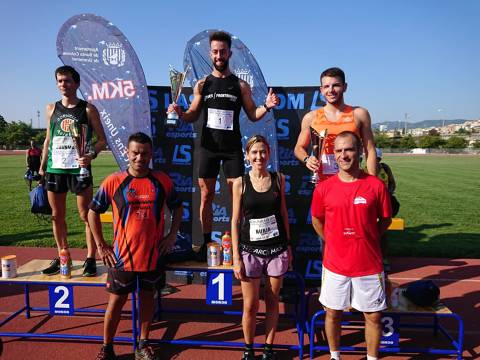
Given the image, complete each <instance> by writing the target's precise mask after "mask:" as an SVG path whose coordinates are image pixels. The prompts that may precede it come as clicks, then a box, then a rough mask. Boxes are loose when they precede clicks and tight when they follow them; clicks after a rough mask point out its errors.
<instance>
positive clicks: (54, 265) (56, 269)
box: [42, 257, 60, 276]
mask: <svg viewBox="0 0 480 360" xmlns="http://www.w3.org/2000/svg"><path fill="white" fill-rule="evenodd" d="M58 273H60V258H58V257H56V258H55V259H53V260H52V261H51V262H50V265H49V266H48V267H47V268H45V269H43V270H42V274H43V275H48V276H50V275H56V274H58Z"/></svg>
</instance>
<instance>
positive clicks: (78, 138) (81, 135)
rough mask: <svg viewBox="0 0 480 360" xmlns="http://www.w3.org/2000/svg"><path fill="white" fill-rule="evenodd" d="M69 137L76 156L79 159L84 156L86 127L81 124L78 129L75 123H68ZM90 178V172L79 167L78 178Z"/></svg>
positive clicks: (85, 150)
mask: <svg viewBox="0 0 480 360" xmlns="http://www.w3.org/2000/svg"><path fill="white" fill-rule="evenodd" d="M69 131H70V136H71V137H72V139H73V144H74V146H75V150H76V151H77V155H78V157H79V158H81V157H83V156H85V154H86V153H87V131H88V126H87V125H86V124H82V125H80V126H79V127H77V125H76V124H75V122H72V123H70V125H69ZM89 176H90V171H88V169H87V168H84V167H81V168H80V174H79V177H80V178H81V179H83V178H87V177H89Z"/></svg>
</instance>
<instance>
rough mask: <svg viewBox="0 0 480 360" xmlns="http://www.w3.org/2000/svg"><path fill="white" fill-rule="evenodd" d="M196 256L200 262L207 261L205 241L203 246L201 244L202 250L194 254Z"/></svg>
mask: <svg viewBox="0 0 480 360" xmlns="http://www.w3.org/2000/svg"><path fill="white" fill-rule="evenodd" d="M194 258H195V260H196V261H199V262H206V261H207V244H205V243H204V244H203V245H202V246H200V250H199V251H198V252H197V253H195V254H194Z"/></svg>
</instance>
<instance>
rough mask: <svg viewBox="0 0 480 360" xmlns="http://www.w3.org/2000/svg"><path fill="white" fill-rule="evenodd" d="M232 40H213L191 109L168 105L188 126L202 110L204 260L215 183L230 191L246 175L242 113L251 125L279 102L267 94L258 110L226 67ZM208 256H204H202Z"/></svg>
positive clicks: (222, 35)
mask: <svg viewBox="0 0 480 360" xmlns="http://www.w3.org/2000/svg"><path fill="white" fill-rule="evenodd" d="M231 45H232V38H231V36H230V35H229V34H228V33H226V32H223V31H217V32H214V33H212V34H211V35H210V59H211V60H212V65H213V71H212V73H211V74H210V75H208V76H207V77H206V78H203V79H201V80H199V81H198V82H197V84H196V85H195V88H194V89H193V94H194V98H193V101H192V103H191V105H190V108H189V109H188V110H187V111H185V112H183V111H182V109H181V107H180V106H178V105H177V104H170V106H169V107H168V112H172V111H175V112H176V113H177V114H179V116H180V118H182V120H184V121H186V122H194V121H196V120H197V119H198V118H199V117H200V113H201V112H202V110H203V113H202V114H203V115H202V117H201V118H202V119H203V125H202V137H201V151H200V159H199V164H200V166H199V174H198V184H199V186H200V191H201V200H200V221H201V224H202V231H203V237H204V244H203V245H204V246H203V247H202V250H201V252H200V258H201V259H202V260H205V259H204V258H206V246H205V245H206V243H207V242H210V241H211V233H212V218H213V215H212V202H213V198H214V196H215V181H216V178H217V176H218V173H219V171H220V164H221V165H222V168H223V173H224V175H225V177H226V178H227V184H228V186H229V187H230V189H231V187H232V184H233V181H234V180H235V179H236V178H238V177H239V176H241V175H243V173H244V166H243V152H242V142H241V134H240V124H239V116H240V110H241V109H242V107H243V110H244V111H245V113H246V114H247V116H248V118H249V119H250V120H251V121H258V120H260V119H261V118H262V117H264V116H265V114H266V113H267V112H268V111H270V110H271V109H272V108H274V107H275V106H277V105H278V104H279V103H280V100H279V99H278V96H277V95H276V94H274V93H273V92H272V89H270V91H269V92H268V95H267V98H266V99H265V103H264V104H262V105H260V106H256V105H255V102H254V101H253V98H252V91H251V89H250V86H249V85H248V83H247V82H245V81H243V80H241V79H239V78H238V77H236V76H235V75H234V74H232V72H231V71H230V68H229V66H228V62H229V59H230V57H231V56H232V51H231V50H230V47H231ZM204 255H205V256H204Z"/></svg>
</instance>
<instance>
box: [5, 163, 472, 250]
mask: <svg viewBox="0 0 480 360" xmlns="http://www.w3.org/2000/svg"><path fill="white" fill-rule="evenodd" d="M384 160H385V162H387V163H388V164H389V165H390V166H391V167H392V169H393V172H394V174H395V177H396V180H397V197H398V199H399V201H400V202H401V208H400V213H399V215H398V216H399V217H402V218H404V219H405V221H406V229H405V231H395V232H390V234H389V254H390V255H391V256H419V257H447V258H459V257H465V258H480V221H479V215H480V211H479V210H478V209H479V205H478V202H479V200H480V181H479V179H480V157H479V156H453V155H452V156H418V155H417V156H413V155H412V156H388V155H385V157H384ZM116 169H117V167H116V165H115V164H114V160H113V157H112V156H110V155H106V154H105V155H103V154H102V155H100V156H99V158H98V159H97V160H96V161H95V162H94V168H93V173H94V175H95V179H94V180H95V186H98V184H99V183H100V182H101V180H102V179H103V178H104V177H105V176H106V175H107V174H110V173H111V172H113V171H115V170H116ZM24 172H25V167H24V157H23V156H0V189H2V191H1V192H0V204H1V206H0V245H13V246H55V241H54V239H53V235H52V230H51V226H50V224H49V223H48V222H44V221H39V220H37V219H36V218H35V217H34V216H33V215H32V214H31V213H30V209H29V199H28V188H27V186H26V185H25V182H24V181H23V174H24ZM67 207H68V209H67V214H68V216H67V224H68V227H69V230H68V233H69V243H70V244H71V246H72V247H84V244H85V239H84V229H83V226H81V225H80V222H79V221H78V220H77V219H78V215H77V212H76V204H75V197H74V196H73V195H69V196H68V205H67ZM105 235H106V238H107V239H109V238H111V236H112V235H111V227H110V226H106V227H105Z"/></svg>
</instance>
